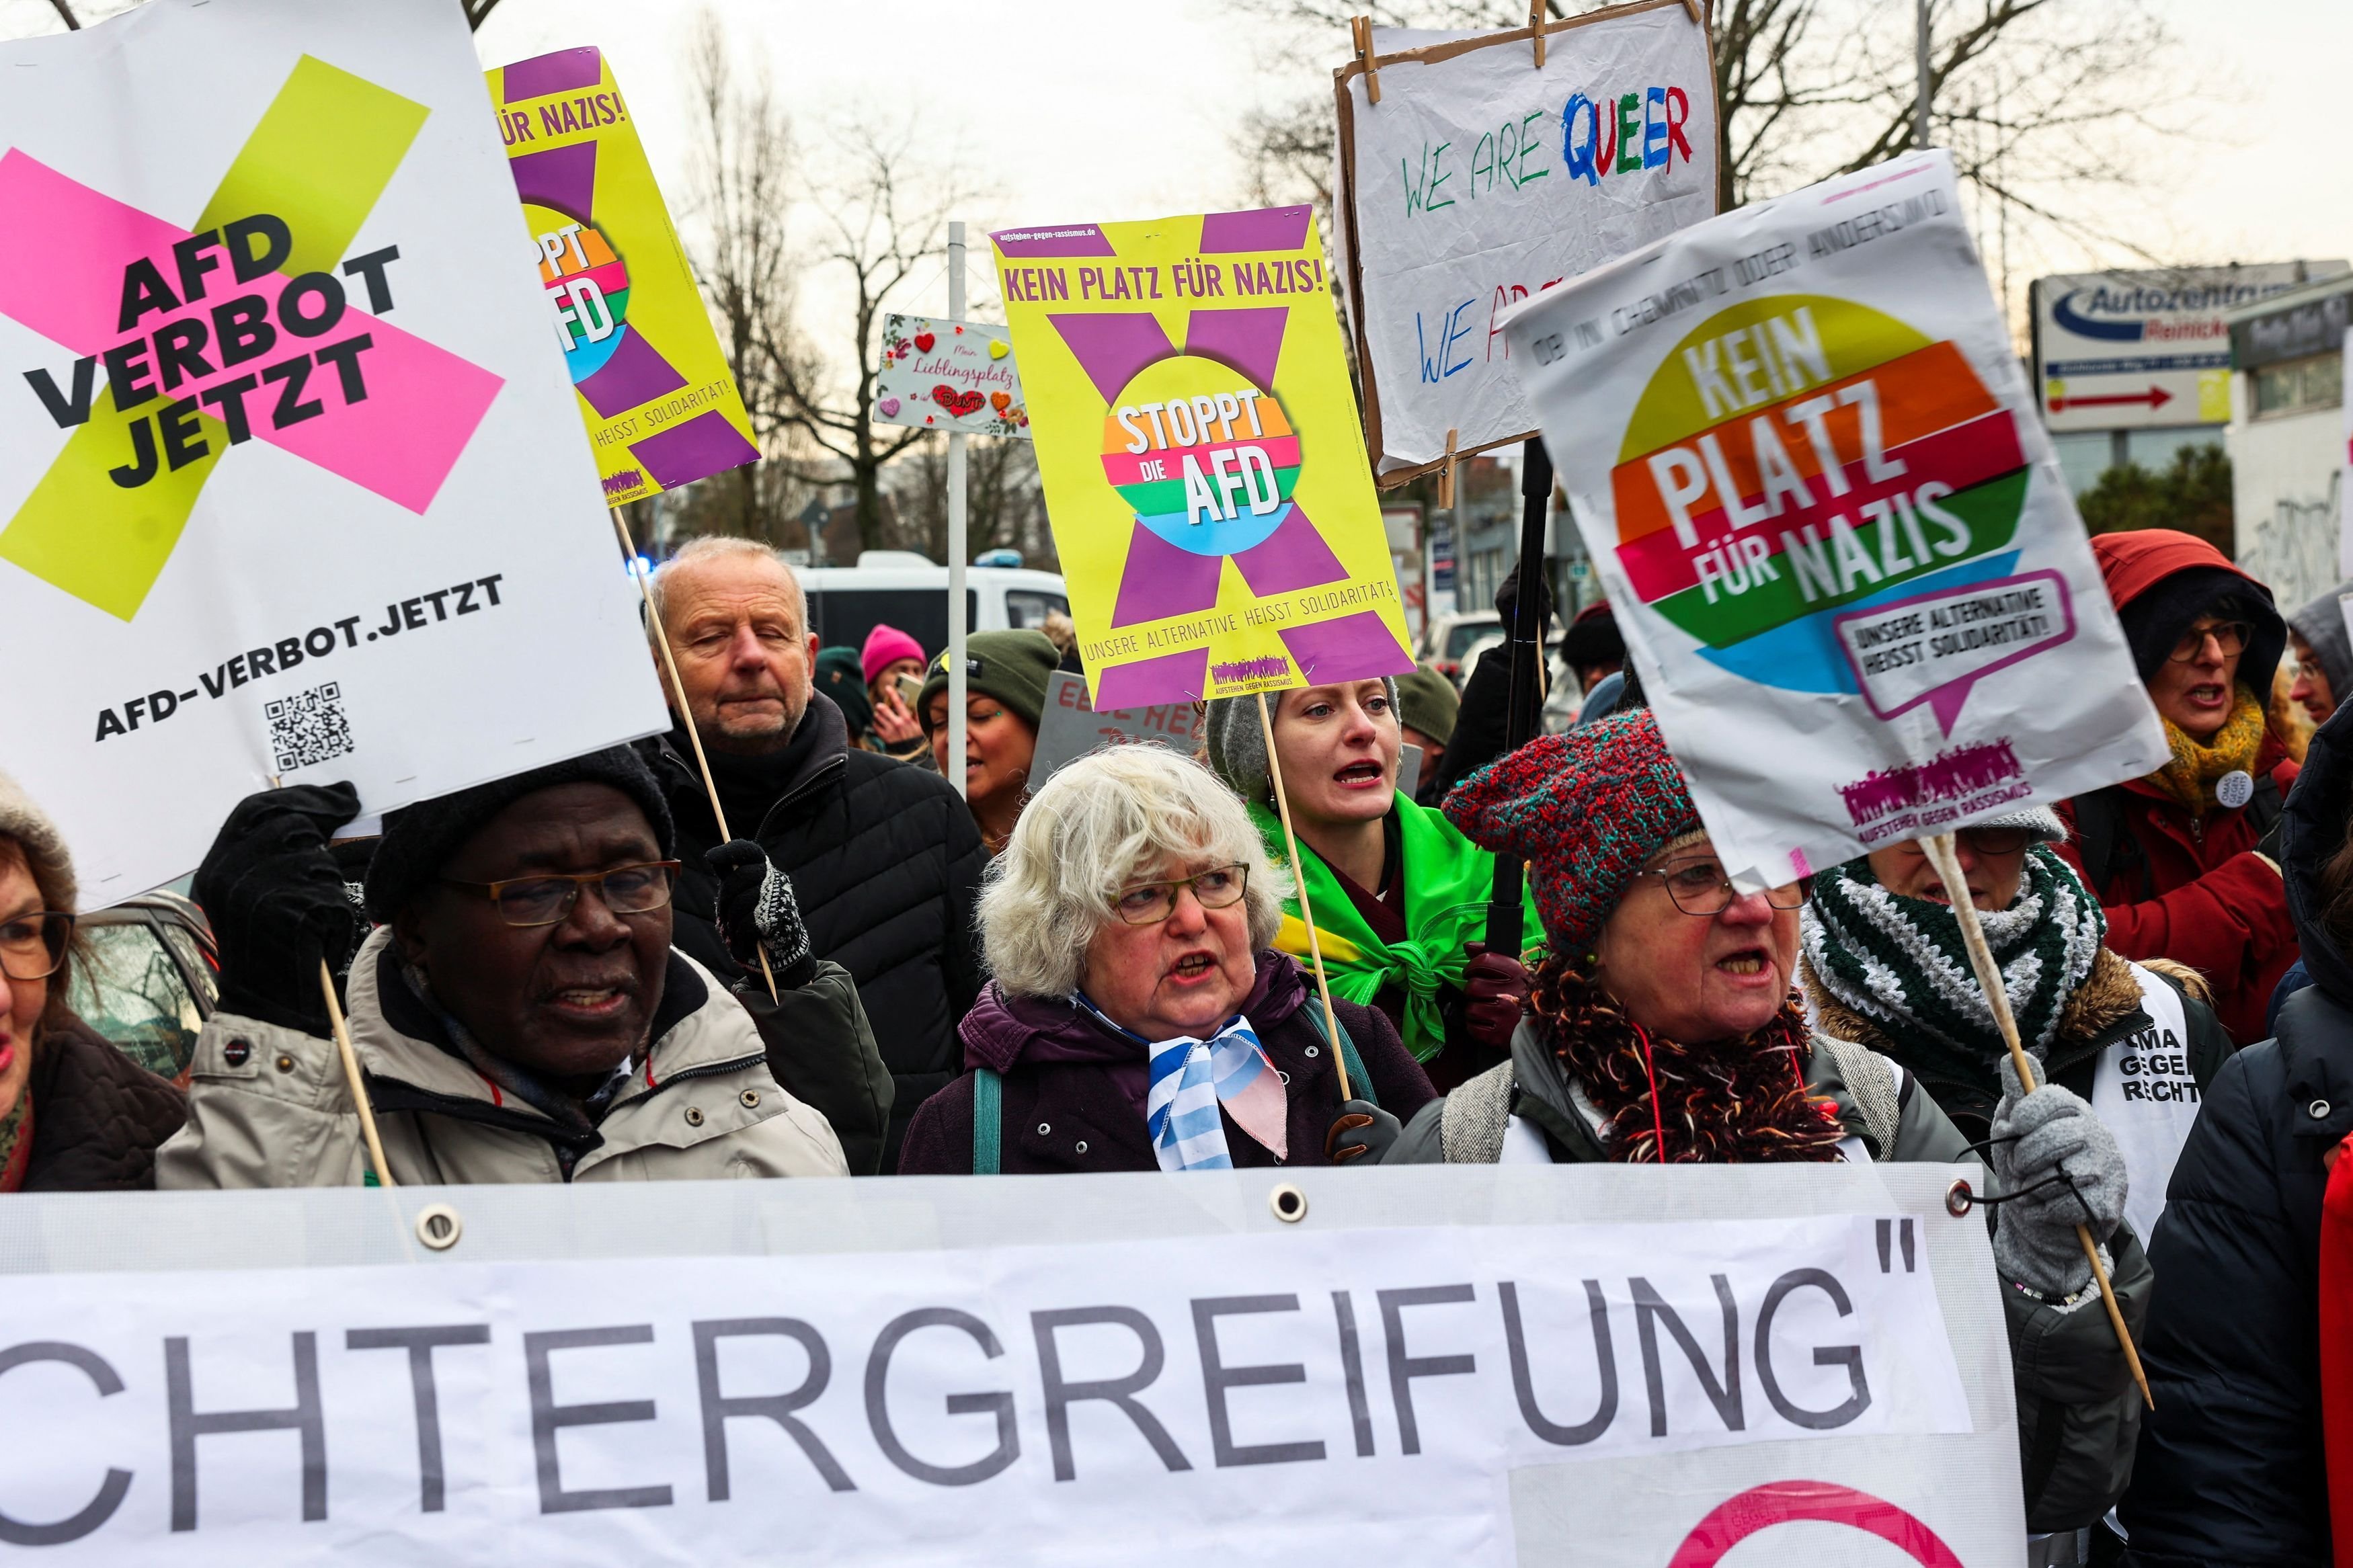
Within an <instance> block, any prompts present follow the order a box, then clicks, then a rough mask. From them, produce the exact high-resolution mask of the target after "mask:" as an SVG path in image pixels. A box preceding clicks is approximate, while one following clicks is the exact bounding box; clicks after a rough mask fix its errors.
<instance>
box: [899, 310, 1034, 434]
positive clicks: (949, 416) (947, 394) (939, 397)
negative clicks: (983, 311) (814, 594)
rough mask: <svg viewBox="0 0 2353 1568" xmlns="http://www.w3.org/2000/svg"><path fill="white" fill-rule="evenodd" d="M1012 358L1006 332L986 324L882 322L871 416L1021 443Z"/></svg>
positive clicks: (1024, 424)
mask: <svg viewBox="0 0 2353 1568" xmlns="http://www.w3.org/2000/svg"><path fill="white" fill-rule="evenodd" d="M1019 357H1020V356H1019V355H1018V354H1016V353H1014V352H1013V344H1012V342H1011V339H1010V337H1009V335H1008V332H1007V330H1006V329H1005V328H1003V327H1000V326H995V325H992V324H990V323H988V322H986V321H938V320H935V319H934V318H933V317H930V316H900V315H892V316H886V317H884V318H883V321H882V342H881V355H880V358H879V361H878V363H877V365H876V375H875V385H874V390H873V393H872V397H873V403H872V405H871V406H872V407H873V409H874V413H875V417H876V418H877V419H879V420H881V421H882V422H884V423H886V424H891V425H904V426H911V427H913V428H916V429H925V428H929V429H948V430H953V431H955V432H957V433H958V434H961V435H969V436H991V437H1015V438H1017V439H1022V440H1027V439H1028V438H1029V421H1028V418H1027V416H1026V415H1025V413H1024V412H1023V408H1022V394H1021V372H1020V369H1019V366H1018V363H1017V362H1018V359H1019Z"/></svg>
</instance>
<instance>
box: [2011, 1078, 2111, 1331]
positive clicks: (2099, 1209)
mask: <svg viewBox="0 0 2353 1568" xmlns="http://www.w3.org/2000/svg"><path fill="white" fill-rule="evenodd" d="M2035 1069H2036V1071H2035V1076H2036V1077H2037V1079H2041V1080H2042V1087H2041V1088H2039V1089H2036V1090H2035V1091H2034V1092H2033V1093H2031V1094H2026V1095H2021V1094H2020V1093H2019V1085H2018V1072H2017V1069H2016V1068H2013V1067H2011V1066H2010V1061H2009V1058H2003V1060H2002V1063H2001V1087H2002V1095H2001V1103H2000V1105H1998V1106H1996V1107H1995V1108H1994V1113H1993V1138H1994V1142H1993V1145H1992V1150H1991V1158H1992V1161H1993V1171H1994V1175H1995V1177H1996V1178H1997V1179H1998V1180H1999V1181H2000V1184H2001V1192H2000V1194H1999V1195H2000V1196H2001V1197H2003V1198H2004V1199H2006V1200H2007V1201H2005V1202H2004V1203H2003V1204H2002V1205H2001V1206H2000V1209H1999V1210H1998V1211H1997V1214H1998V1215H1999V1217H1998V1218H1997V1219H1996V1220H1995V1222H1994V1235H1993V1260H1994V1264H1995V1266H1996V1267H1997V1268H2000V1270H2001V1273H2002V1277H2003V1278H2004V1279H2014V1280H2016V1281H2018V1282H2019V1283H2020V1284H2021V1285H2025V1286H2027V1287H2029V1288H2031V1289H2035V1290H2039V1291H2041V1292H2042V1294H2044V1295H2046V1296H2053V1297H2059V1298H2066V1297H2071V1296H2074V1295H2077V1294H2080V1293H2081V1292H2082V1291H2083V1289H2084V1288H2085V1287H2086V1286H2088V1285H2090V1284H2091V1282H2092V1264H2091V1259H2089V1258H2085V1257H2084V1247H2083V1244H2082V1243H2081V1242H2079V1241H2078V1240H2077V1239H2076V1238H2075V1227H2076V1226H2079V1225H2082V1226H2090V1227H2091V1231H2092V1239H2093V1240H2094V1242H2101V1241H2105V1238H2106V1237H2108V1236H2109V1235H2110V1234H2111V1233H2112V1232H2114V1231H2115V1229H2116V1226H2117V1224H2118V1223H2119V1222H2120V1221H2121V1220H2122V1219H2123V1218H2124V1213H2125V1157H2124V1154H2123V1152H2121V1151H2120V1150H2118V1149H2117V1147H2116V1135H2115V1134H2114V1133H2112V1132H2110V1131H2108V1130H2107V1128H2106V1127H2105V1126H2104V1125H2102V1124H2101V1121H2100V1119H2099V1118H2098V1117H2096V1116H2094V1115H2093V1114H2092V1108H2091V1107H2090V1106H2089V1105H2086V1104H2085V1103H2084V1099H2083V1097H2082V1096H2081V1095H2078V1094H2076V1093H2075V1092H2074V1091H2073V1090H2072V1089H2062V1088H2060V1087H2059V1086H2058V1085H2057V1084H2055V1083H2052V1082H2051V1081H2049V1079H2044V1078H2043V1077H2042V1061H2041V1059H2040V1058H2037V1059H2036V1061H2035Z"/></svg>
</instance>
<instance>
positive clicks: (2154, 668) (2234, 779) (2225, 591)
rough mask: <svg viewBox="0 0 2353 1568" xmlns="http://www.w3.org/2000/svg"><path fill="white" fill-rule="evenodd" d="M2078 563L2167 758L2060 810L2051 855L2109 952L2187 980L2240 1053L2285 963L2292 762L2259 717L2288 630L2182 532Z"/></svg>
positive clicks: (2259, 1032) (2260, 589)
mask: <svg viewBox="0 0 2353 1568" xmlns="http://www.w3.org/2000/svg"><path fill="white" fill-rule="evenodd" d="M2092 552H2093V554H2094V555H2095V556H2096V557H2098V559H2099V563H2100V571H2101V573H2102V574H2103V575H2105V577H2106V579H2107V585H2108V596H2109V597H2110V598H2112V599H2114V600H2115V601H2116V616H2117V618H2118V619H2119V620H2121V621H2122V622H2123V623H2124V632H2125V640H2126V643H2128V644H2129V645H2130V647H2131V648H2132V653H2133V662H2134V664H2135V665H2136V666H2137V668H2138V669H2139V671H2140V678H2141V681H2142V684H2144V685H2145V686H2147V688H2148V695H2149V700H2151V701H2152V702H2154V703H2156V705H2157V711H2158V717H2159V718H2161V719H2162V720H2164V721H2165V734H2166V739H2167V740H2168V741H2169V742H2172V746H2173V756H2172V758H2171V760H2170V761H2168V763H2166V764H2165V766H2163V767H2161V768H2159V769H2158V771H2157V772H2155V773H2150V774H2149V775H2148V776H2147V777H2146V778H2138V779H2133V780H2130V781H2128V782H2126V783H2125V784H2117V785H2115V786H2113V787H2111V788H2108V789H2104V790H2099V791H2096V792H2094V793H2093V794H2091V795H2079V796H2077V797H2076V798H2075V799H2073V800H2072V801H2068V802H2066V803H2064V804H2063V805H2061V806H2060V808H2059V810H2060V814H2061V815H2062V816H2064V817H2066V818H2067V821H2068V826H2070V827H2071V828H2072V829H2073V836H2072V838H2071V841H2070V842H2069V843H2067V844H2065V845H2063V846H2062V847H2060V853H2061V854H2063V855H2064V856H2065V857H2066V858H2068V859H2069V860H2071V861H2073V863H2074V865H2075V868H2076V869H2077V870H2078V871H2080V872H2081V873H2083V876H2084V882H2085V884H2086V885H2087V886H2089V887H2090V888H2091V889H2093V891H2094V892H2095V893H2096V894H2098V896H2099V900H2100V903H2101V905H2102V907H2103V908H2104V909H2105V910H2106V911H2107V917H2108V945H2109V946H2111V947H2113V948H2114V949H2116V952H2119V953H2122V954H2123V955H2124V956H2125V957H2126V958H2132V959H2148V958H2167V959H2171V960H2173V961H2175V962H2176V963H2186V964H2188V965H2189V966H2190V967H2191V968H2193V969H2195V970H2197V971H2199V972H2200V973H2201V974H2203V975H2204V976H2205V977H2206V980H2207V983H2208V984H2210V985H2211V986H2212V987H2213V991H2214V1011H2215V1013H2216V1014H2217V1015H2218V1016H2220V1017H2221V1020H2222V1025H2223V1027H2225V1028H2227V1029H2229V1030H2230V1031H2231V1035H2232V1038H2234V1039H2236V1040H2237V1041H2238V1042H2239V1043H2240V1044H2241V1045H2251V1044H2253V1042H2255V1041H2257V1040H2260V1039H2262V1038H2263V1037H2264V1035H2265V1033H2266V1031H2265V1029H2264V1027H2263V1008H2264V1005H2265V1003H2267V1002H2268V1001H2269V1000H2270V998H2271V994H2272V988H2273V987H2274V985H2276V984H2278V983H2279V979H2280V976H2281V975H2282V974H2284V973H2286V972H2287V968H2288V966H2289V965H2290V964H2292V963H2295V956H2296V941H2295V923H2294V922H2293V921H2291V920H2290V919H2289V917H2288V910H2287V894H2286V892H2285V890H2284V888H2283V886H2282V884H2281V881H2280V869H2279V859H2278V853H2277V850H2276V848H2275V847H2274V844H2275V837H2276V835H2275V834H2274V827H2275V826H2276V824H2277V823H2278V821H2279V816H2280V807H2281V802H2282V800H2283V799H2284V796H2285V795H2286V793H2287V789H2288V786H2289V785H2290V784H2294V783H2295V773H2296V764H2295V762H2294V761H2293V760H2292V759H2291V758H2290V757H2289V755H2288V752H2287V747H2286V745H2285V744H2284V742H2283V741H2282V740H2281V738H2280V737H2279V736H2278V735H2276V734H2274V732H2273V731H2272V730H2271V728H2270V726H2269V723H2268V721H2267V720H2266V718H2265V716H2264V709H2265V699H2266V698H2267V697H2268V696H2269V695H2270V692H2271V689H2272V674H2273V672H2274V670H2275V669H2276V668H2278V667H2279V661H2280V655H2281V652H2282V650H2283V649H2284V647H2286V644H2287V628H2286V624H2285V623H2284V622H2283V621H2282V620H2281V619H2280V616H2279V612H2278V610H2276V609H2275V608H2274V607H2273V604H2272V595H2271V590H2270V589H2268V588H2266V587H2264V586H2263V584H2260V583H2258V582H2256V581H2255V580H2254V579H2253V578H2252V577H2250V576H2248V575H2247V574H2245V573H2243V572H2242V571H2240V570H2239V569H2238V568H2237V567H2236V566H2233V565H2232V564H2231V563H2230V562H2229V561H2227V560H2225V559H2224V558H2223V556H2222V553H2221V552H2220V551H2218V550H2216V549H2215V548H2214V547H2213V546H2212V545H2211V544H2209V543H2207V542H2205V541H2204V540H2202V539H2199V538H2196V537H2194V536H2192V535H2190V534H2187V533H2182V532H2179V531H2175V530H2173V529H2169V528H2148V529H2141V530H2138V531H2134V532H2130V533H2104V534H2101V535H2100V536H2098V537H2097V538H2095V539H2094V540H2093V541H2092Z"/></svg>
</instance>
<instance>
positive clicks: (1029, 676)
mask: <svg viewBox="0 0 2353 1568" xmlns="http://www.w3.org/2000/svg"><path fill="white" fill-rule="evenodd" d="M964 647H965V659H966V660H967V661H968V665H967V668H966V671H965V690H966V691H967V692H969V693H971V694H972V695H974V696H976V697H983V696H985V697H994V698H996V699H997V700H998V701H999V702H1002V703H1004V704H1005V706H1006V707H1007V708H1008V709H1010V710H1012V711H1013V712H1015V713H1016V714H1018V715H1019V716H1020V717H1021V718H1022V719H1023V720H1025V721H1027V722H1028V723H1029V728H1030V729H1032V730H1035V729H1037V728H1038V721H1039V716H1040V715H1042V714H1043V713H1044V712H1045V711H1046V682H1047V680H1048V679H1049V678H1050V677H1051V676H1052V675H1053V673H1054V667H1055V666H1056V665H1058V664H1060V663H1061V662H1062V650H1061V649H1060V648H1058V647H1055V646H1054V645H1053V644H1052V643H1051V642H1050V641H1049V640H1047V637H1046V634H1045V633H1044V632H1027V631H1024V632H975V633H973V634H972V635H971V636H970V637H966V638H965V639H964ZM946 689H948V656H947V655H946V654H945V653H943V654H941V655H940V657H939V658H935V659H934V660H932V667H931V668H930V670H929V671H928V672H927V673H926V674H925V675H924V676H923V692H922V694H921V695H919V696H918V697H917V698H916V699H915V716H916V717H917V718H919V719H921V720H922V721H923V731H924V732H925V733H926V734H928V733H930V731H931V728H932V699H933V698H934V697H935V696H937V695H939V694H940V693H941V692H943V691H945V690H946Z"/></svg>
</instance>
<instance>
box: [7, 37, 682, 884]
mask: <svg viewBox="0 0 2353 1568" xmlns="http://www.w3.org/2000/svg"><path fill="white" fill-rule="evenodd" d="M0 79H5V82H6V83H7V90H6V91H5V93H0V214H5V225H6V228H7V231H8V233H9V236H10V243H9V245H8V248H7V254H6V256H5V258H0V658H5V663H6V665H7V667H8V668H10V669H11V670H12V671H14V674H13V675H12V676H11V677H10V678H9V679H6V680H5V681H0V735H5V737H6V742H5V749H0V768H5V769H6V770H7V771H8V772H10V773H15V774H16V776H17V777H18V778H19V779H20V780H22V781H23V783H24V784H25V785H26V788H27V789H29V790H30V791H31V792H32V794H33V796H34V798H36V799H37V800H38V801H40V802H41V803H42V804H43V805H45V806H46V807H47V809H48V810H50V811H51V812H53V813H55V814H56V816H58V819H59V821H60V823H61V825H62V826H63V827H64V830H65V834H66V837H67V839H68V840H69V843H70V844H71V846H72V847H73V851H74V855H75V858H76V860H77V861H78V862H79V868H80V872H81V887H82V895H83V897H84V899H85V900H87V901H89V902H90V903H92V904H104V903H109V902H111V901H113V900H117V899H119V898H121V897H124V896H126V895H128V894H132V893H135V892H139V891H141V890H142V889H145V888H147V887H149V886H152V885H153V884H155V883H158V882H162V881H164V880H167V879H170V878H172V877H174V876H176V875H178V874H179V873H181V872H183V871H185V870H187V869H188V868H191V867H193V866H194V865H195V863H196V861H197V859H198V858H200V857H201V855H202V854H203V851H204V849H205V847H206V844H207V843H209V842H210V840H211V838H212V836H213V834H214V832H215V830H216V828H217V827H218V826H219V824H220V820H221V818H222V816H224V815H225V813H226V812H227V809H228V807H229V805H231V804H232V803H234V802H235V801H236V800H237V799H238V798H239V797H240V796H242V795H247V794H248V793H250V792H252V791H254V790H257V789H261V788H265V787H267V786H268V785H269V784H270V782H271V780H272V779H273V778H276V779H280V780H283V781H285V782H315V781H326V780H332V779H341V778H348V779H351V780H353V781H354V782H355V783H356V784H358V785H359V788H360V793H361V795H362V797H363V799H364V803H365V805H366V808H367V809H368V810H369V811H371V812H375V811H381V810H384V809H385V808H387V807H390V806H395V805H402V804H405V803H406V802H408V801H411V800H415V799H417V798H420V797H423V796H427V795H435V794H438V793H440V792H443V791H446V790H448V789H453V788H456V787H459V786H461V785H464V784H472V783H475V782H478V781H480V780H482V779H485V778H491V777H495V776H497V775H499V774H501V773H513V772H516V771H518V770H520V769H522V768H524V767H528V766H531V765H533V764H535V763H542V762H552V761H554V760H555V759H557V758H560V757H564V756H568V755H573V754H576V753H578V752H584V751H587V750H590V749H593V748H595V747H596V746H599V745H605V744H608V743H610V742H614V741H617V740H620V739H623V738H626V737H628V736H631V735H636V734H643V733H646V732H648V731H652V730H655V729H659V727H660V726H661V725H662V724H663V723H664V722H665V720H664V717H663V713H662V709H661V704H660V700H659V693H658V690H657V689H656V687H655V685H654V679H653V675H652V671H651V668H650V665H649V661H648V658H647V655H646V649H645V641H644V637H643V636H642V634H641V633H640V632H639V631H638V624H637V618H636V614H635V609H634V605H635V595H634V593H633V590H632V588H631V585H630V584H629V581H628V577H627V576H626V575H625V574H623V572H622V571H621V570H620V569H619V567H618V563H617V555H618V552H617V549H616V548H615V544H614V540H613V536H612V531H611V526H610V524H609V523H608V522H607V520H606V519H605V517H604V515H603V503H602V498H601V492H600V490H599V488H598V483H597V477H596V463H595V460H594V459H593V458H592V456H591V454H590V452H589V449H588V445H587V437H586V433H585V432H584V431H583V429H582V427H581V424H580V418H579V414H578V411H577V408H576V406H575V401H574V396H573V392H572V387H571V383H570V381H569V379H568V377H567V375H566V373H565V367H564V359H563V355H562V354H561V353H560V352H558V350H557V347H556V343H555V341H554V337H553V335H552V334H551V332H550V331H549V321H548V314H547V308H546V304H545V301H544V299H543V295H542V291H541V289H540V284H539V278H538V269H537V267H536V265H535V263H534V260H533V258H534V257H535V254H536V252H535V250H534V249H533V245H532V240H531V237H530V235H529V234H528V233H527V232H526V231H525V228H524V225H523V220H522V215H521V213H520V212H519V211H518V210H517V208H516V206H515V200H514V184H513V181H512V178H511V177H510V176H509V174H508V172H507V161H506V155H505V152H504V150H503V148H502V147H501V144H500V141H499V135H498V126H497V122H496V120H495V117H494V116H493V114H492V112H491V106H490V101H489V98H488V94H487V90H486V89H485V88H484V86H483V82H482V74H481V68H480V63H479V62H478V61H477V60H476V59H475V58H474V51H473V46H472V41H471V38H470V35H469V33H468V31H467V28H466V24H465V18H464V17H463V16H462V15H461V14H460V11H459V7H458V6H457V5H454V4H451V3H450V0H369V3H368V4H366V5H316V4H311V3H309V0H153V4H150V5H142V6H140V7H139V8H137V9H136V10H133V11H131V12H128V13H126V14H125V15H123V16H119V17H117V18H115V19H114V20H112V21H110V22H107V23H105V24H104V25H102V26H95V27H90V28H87V29H85V30H83V31H81V32H78V33H68V34H63V35H60V36H58V37H42V38H34V39H29V40H26V41H23V42H18V43H12V44H8V45H6V46H5V47H0Z"/></svg>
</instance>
